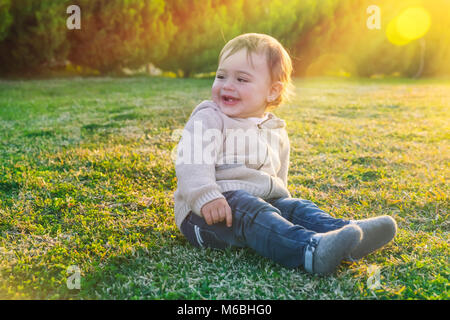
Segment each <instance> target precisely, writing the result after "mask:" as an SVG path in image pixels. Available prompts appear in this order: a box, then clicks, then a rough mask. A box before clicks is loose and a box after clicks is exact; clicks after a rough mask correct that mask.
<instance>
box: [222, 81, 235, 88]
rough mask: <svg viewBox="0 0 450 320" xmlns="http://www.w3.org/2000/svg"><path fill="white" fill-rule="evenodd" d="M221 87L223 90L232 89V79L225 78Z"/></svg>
mask: <svg viewBox="0 0 450 320" xmlns="http://www.w3.org/2000/svg"><path fill="white" fill-rule="evenodd" d="M223 89H225V90H233V89H234V86H233V81H232V80H230V79H227V80H226V81H225V83H224V84H223Z"/></svg>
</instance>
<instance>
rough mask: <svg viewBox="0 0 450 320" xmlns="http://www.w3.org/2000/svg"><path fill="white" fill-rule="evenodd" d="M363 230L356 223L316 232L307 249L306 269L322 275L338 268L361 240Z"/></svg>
mask: <svg viewBox="0 0 450 320" xmlns="http://www.w3.org/2000/svg"><path fill="white" fill-rule="evenodd" d="M361 238H362V231H361V228H359V227H358V226H357V225H356V224H349V225H347V226H345V227H343V228H341V229H338V230H334V231H330V232H326V233H317V234H315V235H314V236H313V237H312V238H311V240H310V242H309V244H308V245H307V247H306V251H305V265H304V266H305V269H306V271H308V272H310V273H316V274H320V275H325V274H330V273H332V272H334V271H335V270H336V268H337V267H338V266H339V264H340V263H341V261H342V260H343V259H344V258H346V257H348V255H349V254H350V253H351V252H352V251H353V250H354V248H356V247H357V246H358V245H359V243H360V242H361Z"/></svg>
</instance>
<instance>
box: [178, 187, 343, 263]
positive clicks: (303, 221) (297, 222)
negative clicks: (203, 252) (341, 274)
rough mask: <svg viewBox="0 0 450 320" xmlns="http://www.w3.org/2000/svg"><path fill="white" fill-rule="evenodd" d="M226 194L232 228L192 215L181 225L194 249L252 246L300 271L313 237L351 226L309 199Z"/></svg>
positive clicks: (268, 256)
mask: <svg viewBox="0 0 450 320" xmlns="http://www.w3.org/2000/svg"><path fill="white" fill-rule="evenodd" d="M223 195H224V196H225V198H226V200H227V202H228V204H229V206H230V207H231V211H232V215H233V225H232V227H227V226H226V223H225V221H222V222H219V223H216V224H213V225H208V224H207V223H206V221H205V220H204V219H203V218H202V217H200V216H198V215H196V214H194V213H192V212H190V213H189V215H188V216H187V217H186V218H185V219H184V221H183V223H182V224H181V232H182V233H183V234H184V236H185V237H186V238H187V240H188V241H189V242H190V243H191V244H192V245H193V246H195V247H198V248H201V247H209V248H215V249H225V248H227V247H249V248H252V249H253V250H255V251H256V252H257V253H259V254H260V255H262V256H264V257H267V258H269V259H272V260H273V261H275V262H277V263H279V264H281V265H283V266H285V267H288V268H296V267H299V266H303V265H304V255H305V249H306V247H307V245H308V243H309V241H310V239H311V238H312V236H314V235H315V234H316V233H324V232H328V231H332V230H336V229H340V228H342V227H344V226H345V225H347V224H349V223H350V221H346V220H343V219H336V218H333V217H332V216H330V215H329V214H328V213H325V212H324V211H322V210H320V209H319V208H318V207H317V206H316V205H315V204H314V203H313V202H311V201H309V200H304V199H299V198H276V199H268V200H263V199H261V198H258V197H255V196H253V195H251V194H249V193H248V192H246V191H244V190H236V191H227V192H224V193H223Z"/></svg>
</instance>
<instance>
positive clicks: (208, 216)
mask: <svg viewBox="0 0 450 320" xmlns="http://www.w3.org/2000/svg"><path fill="white" fill-rule="evenodd" d="M203 218H204V219H205V221H206V224H207V225H209V226H210V225H212V217H211V213H210V212H209V211H206V210H205V211H204V212H203Z"/></svg>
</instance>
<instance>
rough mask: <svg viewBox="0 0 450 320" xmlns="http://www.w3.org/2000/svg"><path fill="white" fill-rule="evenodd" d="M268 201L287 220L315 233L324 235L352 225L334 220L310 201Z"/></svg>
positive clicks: (283, 199) (294, 199) (279, 199)
mask: <svg viewBox="0 0 450 320" xmlns="http://www.w3.org/2000/svg"><path fill="white" fill-rule="evenodd" d="M267 201H268V202H269V203H270V204H272V205H273V206H274V207H276V208H278V209H279V210H280V212H281V215H282V216H283V217H284V218H285V219H287V220H289V221H290V222H292V223H293V224H296V225H300V226H302V227H304V228H305V229H308V230H312V231H314V232H318V233H324V232H328V231H333V230H337V229H340V228H342V227H344V226H345V225H347V224H349V223H350V221H347V220H344V219H337V218H333V217H332V216H331V215H329V214H328V213H326V212H324V211H322V210H321V209H319V208H318V207H317V205H316V204H314V203H313V202H312V201H310V200H305V199H300V198H278V199H270V200H267Z"/></svg>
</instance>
